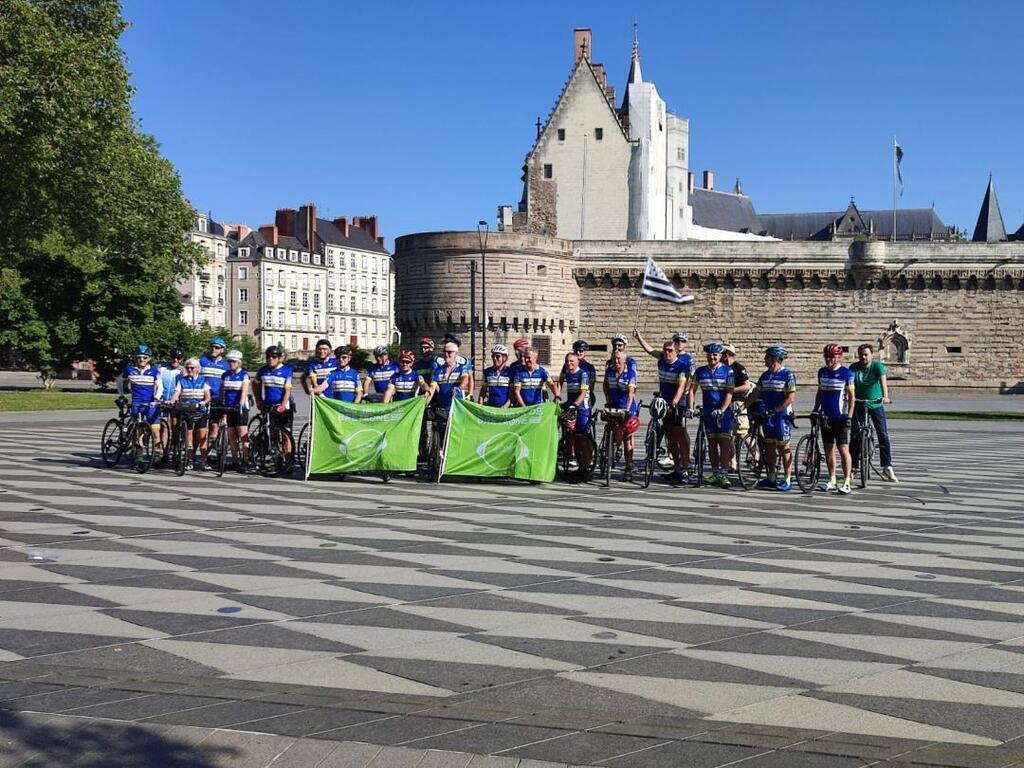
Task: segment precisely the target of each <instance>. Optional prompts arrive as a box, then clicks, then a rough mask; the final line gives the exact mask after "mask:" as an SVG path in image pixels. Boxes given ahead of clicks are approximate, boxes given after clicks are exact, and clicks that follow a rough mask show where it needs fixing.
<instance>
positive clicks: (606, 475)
mask: <svg viewBox="0 0 1024 768" xmlns="http://www.w3.org/2000/svg"><path fill="white" fill-rule="evenodd" d="M629 416H630V414H629V411H627V410H625V409H623V408H605V409H604V410H603V411H601V421H603V422H604V431H603V432H602V433H601V448H600V450H598V454H597V471H598V475H600V477H601V484H602V485H603V486H604V487H605V488H607V487H608V486H610V485H611V482H612V469H614V468H615V465H616V464H617V463H618V461H619V459H620V458H621V457H622V455H623V448H622V444H623V442H624V441H625V440H626V434H625V424H626V422H627V421H628V420H629ZM616 432H620V433H621V436H620V437H619V439H616V438H615V434H616ZM623 479H624V481H626V482H628V481H629V480H631V479H632V478H631V477H629V476H628V475H627V476H624V478H623Z"/></svg>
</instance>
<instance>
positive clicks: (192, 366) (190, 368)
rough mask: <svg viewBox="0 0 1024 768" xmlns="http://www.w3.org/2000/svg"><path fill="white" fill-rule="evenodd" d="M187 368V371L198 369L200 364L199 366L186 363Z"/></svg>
mask: <svg viewBox="0 0 1024 768" xmlns="http://www.w3.org/2000/svg"><path fill="white" fill-rule="evenodd" d="M185 370H186V371H198V370H199V366H197V365H186V366H185Z"/></svg>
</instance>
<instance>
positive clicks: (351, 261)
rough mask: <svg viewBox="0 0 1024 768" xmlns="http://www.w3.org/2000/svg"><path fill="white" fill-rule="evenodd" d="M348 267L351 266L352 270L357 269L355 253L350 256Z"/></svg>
mask: <svg viewBox="0 0 1024 768" xmlns="http://www.w3.org/2000/svg"><path fill="white" fill-rule="evenodd" d="M348 266H349V267H350V268H351V269H355V268H356V255H355V254H354V253H353V254H351V255H350V256H349V258H348Z"/></svg>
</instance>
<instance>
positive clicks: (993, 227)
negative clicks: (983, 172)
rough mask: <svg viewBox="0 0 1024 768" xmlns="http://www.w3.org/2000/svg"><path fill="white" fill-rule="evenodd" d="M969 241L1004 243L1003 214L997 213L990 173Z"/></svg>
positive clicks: (994, 191)
mask: <svg viewBox="0 0 1024 768" xmlns="http://www.w3.org/2000/svg"><path fill="white" fill-rule="evenodd" d="M971 240H973V241H974V242H976V243H1002V242H1005V241H1006V228H1005V227H1004V226H1003V214H1002V213H1000V211H999V201H998V200H997V199H996V187H995V184H994V183H993V182H992V174H991V173H990V174H989V175H988V187H987V188H986V189H985V199H984V200H982V201H981V211H979V212H978V223H977V224H975V225H974V235H973V237H971Z"/></svg>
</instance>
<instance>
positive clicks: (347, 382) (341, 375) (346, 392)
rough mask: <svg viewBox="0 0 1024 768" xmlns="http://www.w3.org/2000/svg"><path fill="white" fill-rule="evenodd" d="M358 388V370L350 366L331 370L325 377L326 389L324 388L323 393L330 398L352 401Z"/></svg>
mask: <svg viewBox="0 0 1024 768" xmlns="http://www.w3.org/2000/svg"><path fill="white" fill-rule="evenodd" d="M358 389H359V371H357V370H356V369H355V368H351V367H346V368H339V369H338V370H336V371H332V372H331V374H330V376H328V377H327V389H325V390H324V395H326V396H327V397H329V398H331V399H332V400H342V401H344V402H346V403H354V402H355V400H356V391H357V390H358Z"/></svg>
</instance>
